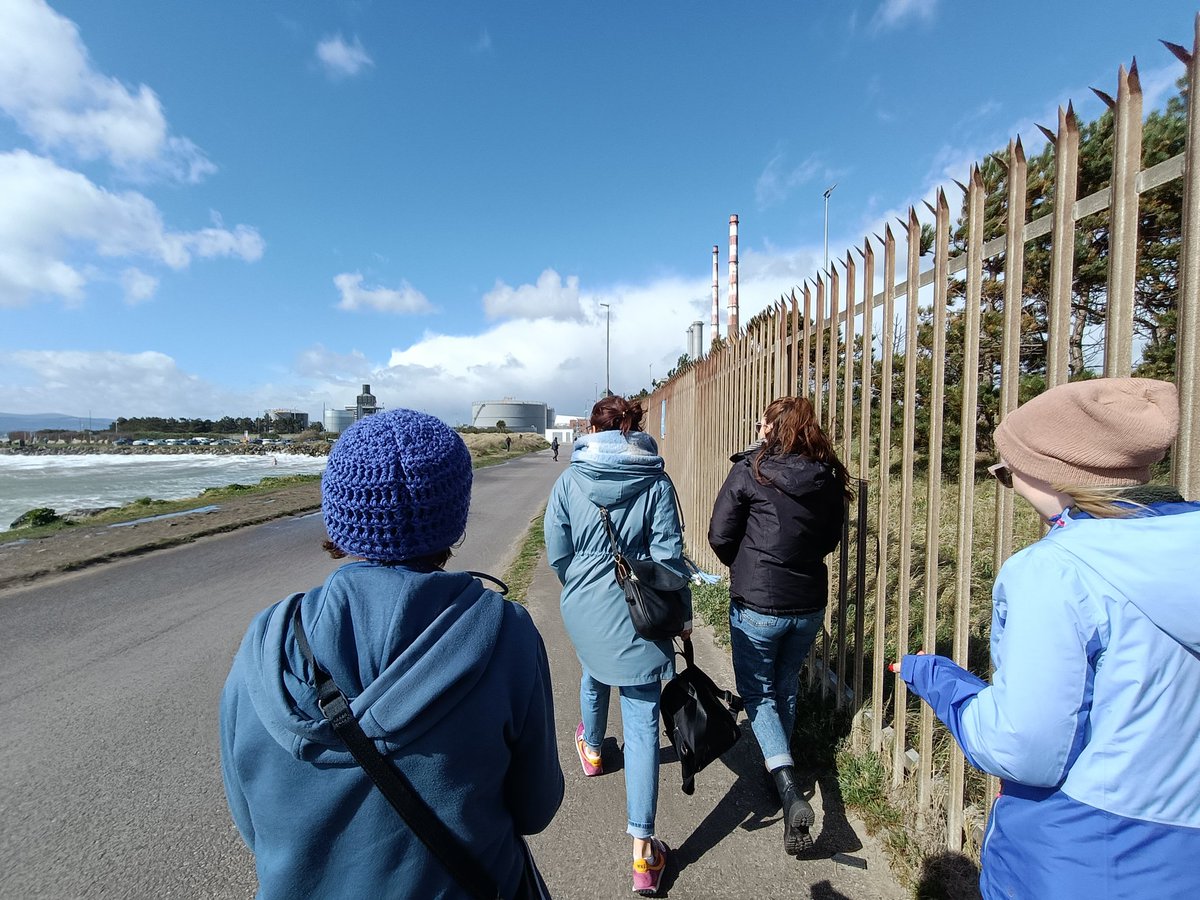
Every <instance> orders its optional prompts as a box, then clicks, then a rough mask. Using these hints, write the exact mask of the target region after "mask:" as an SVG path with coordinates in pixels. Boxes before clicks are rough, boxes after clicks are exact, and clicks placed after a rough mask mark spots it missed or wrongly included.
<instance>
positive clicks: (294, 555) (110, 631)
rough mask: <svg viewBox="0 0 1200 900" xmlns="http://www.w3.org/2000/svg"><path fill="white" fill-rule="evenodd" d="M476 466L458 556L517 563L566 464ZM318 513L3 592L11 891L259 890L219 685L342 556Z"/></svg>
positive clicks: (462, 564) (488, 564) (171, 893)
mask: <svg viewBox="0 0 1200 900" xmlns="http://www.w3.org/2000/svg"><path fill="white" fill-rule="evenodd" d="M565 464H566V456H565V455H564V456H563V459H562V461H561V462H559V463H554V462H552V461H551V458H550V454H549V452H548V451H547V452H544V453H538V454H532V455H530V456H526V457H521V458H519V459H516V460H513V461H512V462H509V463H507V464H505V465H502V466H495V467H492V468H487V469H481V470H478V471H477V472H476V473H475V487H474V492H473V498H472V509H471V518H470V520H469V522H468V526H467V537H466V540H465V541H464V543H463V545H462V547H461V548H460V549H459V550H458V551H456V555H455V558H454V559H453V560H452V561H451V564H450V565H449V566H448V568H454V569H476V570H482V571H486V572H491V573H493V574H496V575H502V574H503V571H504V569H505V568H506V566H507V565H508V563H509V561H510V560H511V559H512V556H513V554H514V553H515V551H516V548H517V546H518V544H519V541H520V539H521V538H522V537H523V536H524V534H525V532H526V530H527V528H528V524H529V521H530V519H531V518H532V517H533V516H535V515H536V514H537V512H538V511H539V509H540V508H541V506H542V504H543V503H544V502H545V498H546V496H547V495H548V494H549V490H550V486H551V484H552V483H553V481H554V479H555V478H556V477H557V475H558V473H559V472H560V471H561V469H562V467H563V466H564V465H565ZM323 536H324V530H323V528H322V525H321V520H320V517H319V516H317V515H313V516H307V517H304V518H297V519H281V520H277V521H273V522H269V523H267V524H264V525H260V526H256V527H252V528H245V529H242V530H239V531H235V532H231V533H229V534H225V535H220V536H218V537H213V538H207V539H204V540H201V541H198V542H197V543H195V544H190V545H187V546H184V547H179V548H175V549H172V550H163V551H158V552H155V553H152V554H150V555H147V556H144V557H138V558H133V559H130V560H126V561H122V562H118V563H112V564H108V565H105V566H101V567H98V568H94V569H89V570H87V571H85V572H82V573H79V574H76V575H72V576H66V577H62V578H56V579H53V580H47V581H41V582H38V583H36V584H35V585H33V586H30V587H25V588H21V589H10V590H6V591H0V685H2V689H0V722H3V727H2V728H0V786H2V787H0V897H2V898H41V897H46V898H75V897H89V898H90V897H105V898H108V897H136V898H146V897H187V898H193V897H195V898H207V897H214V898H235V897H237V898H244V897H252V896H253V894H254V890H255V878H254V867H253V860H252V859H251V857H250V855H249V853H248V852H247V851H246V849H245V847H244V846H243V844H242V842H241V838H240V837H239V836H238V834H237V832H236V830H235V829H234V827H233V825H232V823H231V821H230V818H229V813H228V810H227V809H226V806H225V797H224V792H223V789H222V786H221V777H220V768H219V763H218V735H217V700H218V697H219V695H220V691H221V687H222V685H223V683H224V680H225V676H226V673H227V672H228V669H229V664H230V661H231V659H232V658H233V654H234V652H235V651H236V649H237V646H238V644H239V643H240V641H241V638H242V635H243V633H244V631H245V629H246V626H247V624H248V623H249V621H250V619H251V618H252V617H253V616H254V615H255V614H256V613H257V612H258V611H259V610H260V609H262V608H263V607H264V606H266V605H268V604H269V603H272V602H274V601H275V600H277V599H279V598H281V597H284V596H286V595H287V594H289V593H291V592H292V591H297V590H304V589H307V588H309V587H311V586H313V585H315V584H318V583H320V582H321V581H323V580H324V578H325V576H326V574H327V573H328V572H329V571H330V570H331V569H332V568H334V567H335V566H336V563H334V562H333V561H331V560H330V559H328V557H326V556H325V555H324V554H323V553H322V552H321V551H320V549H319V547H320V541H321V540H322V538H323Z"/></svg>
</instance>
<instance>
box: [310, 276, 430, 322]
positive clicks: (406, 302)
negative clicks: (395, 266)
mask: <svg viewBox="0 0 1200 900" xmlns="http://www.w3.org/2000/svg"><path fill="white" fill-rule="evenodd" d="M333 283H334V284H335V285H336V286H337V289H338V291H339V292H340V293H341V295H342V299H341V300H340V301H339V302H338V305H337V308H338V309H348V310H359V309H371V310H375V311H376V312H388V313H400V314H408V313H427V312H432V311H433V305H432V304H431V303H430V302H429V300H428V298H426V296H425V295H424V294H422V293H421V292H420V291H418V290H417V289H416V288H414V287H413V286H412V285H411V284H409V283H408V282H407V281H401V282H400V288H399V289H398V290H395V289H392V288H384V287H375V288H367V287H363V276H362V274H361V273H360V272H343V273H341V274H340V275H335V276H334V277H333Z"/></svg>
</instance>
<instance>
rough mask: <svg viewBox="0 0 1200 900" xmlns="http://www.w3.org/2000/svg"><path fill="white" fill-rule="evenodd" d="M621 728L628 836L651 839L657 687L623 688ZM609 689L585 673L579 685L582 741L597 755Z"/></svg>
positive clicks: (605, 722)
mask: <svg viewBox="0 0 1200 900" xmlns="http://www.w3.org/2000/svg"><path fill="white" fill-rule="evenodd" d="M618 690H619V691H620V692H621V728H622V730H623V731H624V733H625V813H626V816H627V817H628V819H629V828H628V831H629V834H631V835H632V836H633V837H635V838H651V837H653V836H654V814H655V811H656V810H657V809H658V699H659V691H660V685H659V683H658V682H657V681H652V682H650V683H649V684H632V685H623V686H622V687H619V688H618ZM611 693H612V687H611V686H610V685H607V684H604V683H603V682H601V681H597V680H596V679H595V678H593V677H592V676H591V675H589V674H588V673H587V672H584V673H583V678H582V679H581V681H580V684H579V708H580V711H581V713H582V718H583V740H584V743H586V744H587V745H588V746H589V747H591V748H592V749H593V750H596V751H599V749H600V745H601V744H603V743H604V731H605V728H606V727H607V725H608V700H609V697H610V696H611Z"/></svg>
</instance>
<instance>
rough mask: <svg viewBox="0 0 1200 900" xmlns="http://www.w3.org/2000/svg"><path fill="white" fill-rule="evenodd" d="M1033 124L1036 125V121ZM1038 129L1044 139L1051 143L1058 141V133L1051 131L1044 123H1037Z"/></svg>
mask: <svg viewBox="0 0 1200 900" xmlns="http://www.w3.org/2000/svg"><path fill="white" fill-rule="evenodd" d="M1034 124H1035V125H1036V124H1037V123H1036V122H1035V123H1034ZM1038 131H1040V132H1041V133H1042V134H1044V135H1045V136H1046V140H1048V141H1049V142H1050V143H1052V144H1053V143H1055V142H1057V141H1058V135H1057V134H1055V133H1054V132H1053V131H1051V130H1050V129H1049V128H1047V127H1046V126H1045V125H1038Z"/></svg>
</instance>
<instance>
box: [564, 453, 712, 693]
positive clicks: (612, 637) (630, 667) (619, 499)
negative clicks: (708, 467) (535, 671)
mask: <svg viewBox="0 0 1200 900" xmlns="http://www.w3.org/2000/svg"><path fill="white" fill-rule="evenodd" d="M597 504H600V505H603V506H605V507H606V508H607V509H608V511H609V515H610V516H611V518H612V522H613V527H614V529H615V530H616V532H617V541H618V543H619V544H620V546H621V552H622V553H623V554H625V555H627V556H630V557H634V558H638V559H654V560H655V561H657V562H658V563H660V564H661V565H663V566H664V567H666V568H668V569H670V570H671V571H673V572H676V573H678V574H679V575H681V576H683V577H684V578H686V577H688V574H689V573H688V570H687V567H686V566H685V564H684V562H683V530H682V527H681V525H680V522H679V515H678V513H677V511H676V508H675V496H674V491H673V489H672V487H671V483H670V481H669V480H668V479H667V476H666V475H665V474H664V473H663V461H662V457H661V456H659V455H658V447H657V446H656V445H655V443H654V439H653V438H651V437H650V435H648V434H645V433H644V432H640V431H635V432H630V434H629V439H628V440H626V438H625V437H624V436H623V435H622V434H621V432H619V431H602V432H597V433H596V434H587V435H584V436H583V437H581V438H580V439H579V440H577V441H576V442H575V449H574V453H573V455H572V457H571V465H570V466H569V467H568V468H567V470H566V471H565V472H563V474H562V475H561V476H560V477H559V479H558V481H557V483H555V485H554V489H553V490H552V491H551V492H550V501H549V503H548V504H547V506H546V520H545V533H546V557H547V559H548V560H549V562H550V565H551V566H552V567H553V568H554V571H555V572H556V573H557V574H558V580H559V581H560V582H562V585H563V590H562V616H563V622H564V624H565V625H566V627H567V634H569V635H570V637H571V642H572V643H573V644H574V645H575V652H576V654H577V655H578V656H579V662H580V665H582V666H583V668H584V671H586V672H587V673H588V674H590V675H591V676H592V677H593V678H595V679H596V680H597V681H600V682H602V683H603V684H609V685H634V684H648V683H650V682H654V681H659V680H661V679H664V678H670V677H672V676H673V675H674V674H675V665H674V656H673V650H672V646H671V641H648V640H646V639H644V638H641V637H639V636H638V635H637V633H636V632H635V631H634V630H633V623H632V622H630V620H629V611H628V609H627V608H626V605H625V594H624V593H623V592H622V590H621V588H620V587H619V586H618V585H617V582H616V579H615V577H614V576H613V556H612V546H611V544H610V543H609V540H608V534H607V532H606V531H605V529H604V525H603V523H602V522H601V520H600V510H599V507H598V506H597ZM689 602H690V599H689ZM688 618H689V619H690V618H691V613H690V609H689V614H688ZM689 627H690V626H689Z"/></svg>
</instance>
